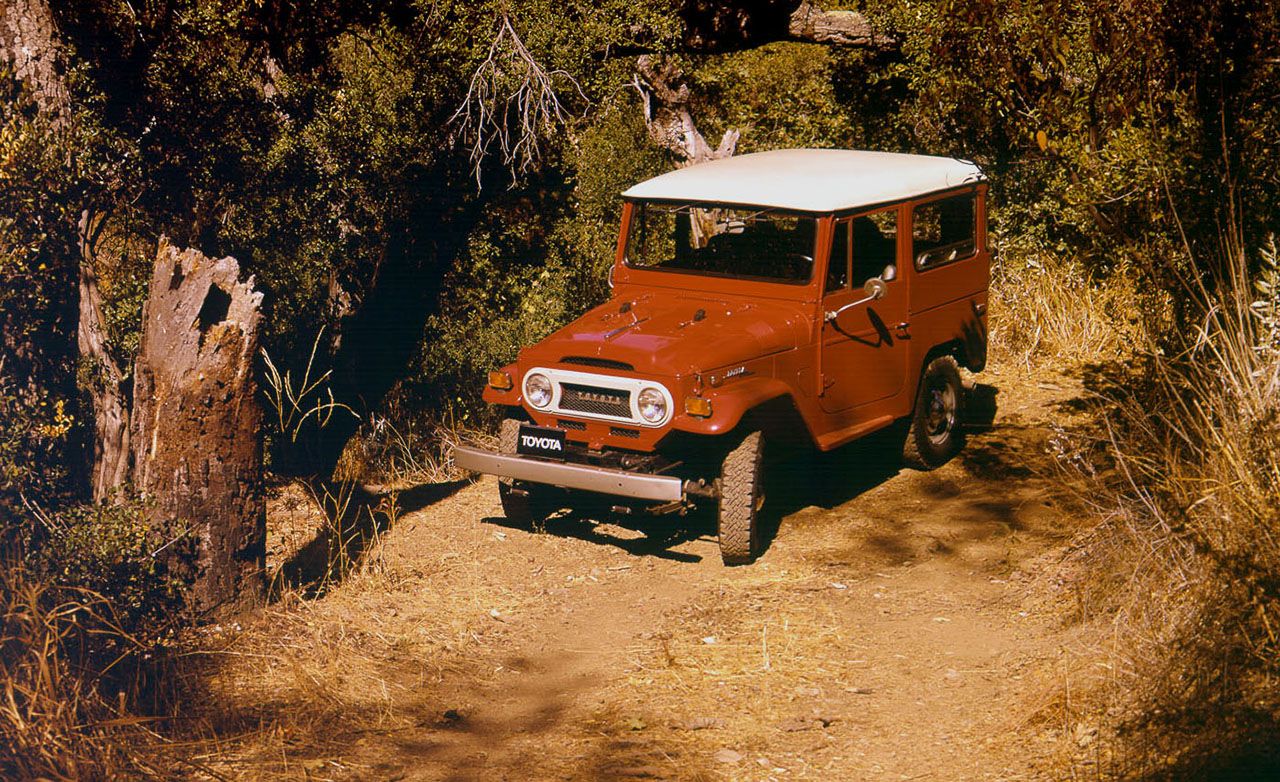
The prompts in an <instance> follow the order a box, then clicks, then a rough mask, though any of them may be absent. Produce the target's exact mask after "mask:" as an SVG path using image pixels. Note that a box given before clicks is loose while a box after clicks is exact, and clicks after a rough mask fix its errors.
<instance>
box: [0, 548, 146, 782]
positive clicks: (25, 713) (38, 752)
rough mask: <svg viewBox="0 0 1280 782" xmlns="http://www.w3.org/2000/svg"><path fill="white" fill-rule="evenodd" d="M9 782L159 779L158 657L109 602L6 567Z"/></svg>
mask: <svg viewBox="0 0 1280 782" xmlns="http://www.w3.org/2000/svg"><path fill="white" fill-rule="evenodd" d="M0 612H3V614H2V615H0V778H4V779H49V780H108V779H120V778H125V777H138V776H151V775H156V774H157V773H158V772H157V770H156V769H155V768H152V767H151V766H149V764H148V763H147V761H146V759H145V757H144V754H143V752H144V749H145V748H146V747H147V746H149V745H150V744H151V743H152V742H151V736H150V735H149V734H148V733H147V732H146V731H145V729H144V728H143V724H144V723H145V722H146V721H147V720H146V719H145V718H141V717H137V716H135V715H134V709H135V708H136V707H137V705H138V703H139V701H141V700H144V699H145V698H146V697H147V696H148V695H150V694H151V693H146V692H144V690H148V689H150V686H151V685H150V684H149V682H148V681H147V676H146V670H147V669H148V668H149V667H150V666H149V664H148V663H147V660H146V659H145V658H146V654H147V651H148V648H147V646H146V645H144V644H143V643H142V642H140V641H139V640H138V639H136V638H134V637H133V636H131V635H130V634H129V633H128V632H127V631H126V630H124V629H123V628H122V627H121V624H120V622H118V621H117V616H116V611H115V609H114V607H113V606H112V605H111V603H110V602H109V601H108V600H106V599H105V598H103V597H102V596H100V595H98V594H96V593H93V592H90V591H88V590H84V589H73V588H67V587H60V586H57V585H55V584H53V583H52V582H50V581H49V580H48V579H47V578H41V577H39V576H37V575H35V574H32V573H31V572H29V571H27V570H26V569H25V568H23V567H22V566H21V565H18V564H14V563H11V562H10V563H5V565H4V566H0Z"/></svg>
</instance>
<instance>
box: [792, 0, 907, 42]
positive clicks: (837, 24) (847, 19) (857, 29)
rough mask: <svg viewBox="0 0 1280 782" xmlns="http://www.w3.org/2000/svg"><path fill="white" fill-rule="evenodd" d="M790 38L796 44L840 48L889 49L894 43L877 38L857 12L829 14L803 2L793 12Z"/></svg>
mask: <svg viewBox="0 0 1280 782" xmlns="http://www.w3.org/2000/svg"><path fill="white" fill-rule="evenodd" d="M787 34H788V35H789V36H790V37H791V38H792V39H793V40H796V41H811V42H813V43H825V44H835V45H838V46H868V47H873V46H887V45H891V44H892V43H893V41H892V39H890V38H889V37H888V36H885V35H877V34H876V31H875V30H874V29H872V27H871V22H870V21H868V20H867V17H865V16H863V15H862V14H860V13H858V12H857V11H826V10H823V9H822V8H819V7H818V6H817V5H814V4H813V3H811V2H809V0H802V1H801V3H800V5H799V6H797V7H796V10H794V11H792V12H791V18H790V19H789V20H788V24H787Z"/></svg>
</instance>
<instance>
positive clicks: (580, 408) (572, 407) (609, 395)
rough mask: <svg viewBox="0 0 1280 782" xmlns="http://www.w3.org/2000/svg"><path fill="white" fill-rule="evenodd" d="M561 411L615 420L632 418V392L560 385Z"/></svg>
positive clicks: (568, 384) (574, 384)
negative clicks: (607, 417) (605, 416)
mask: <svg viewBox="0 0 1280 782" xmlns="http://www.w3.org/2000/svg"><path fill="white" fill-rule="evenodd" d="M560 409H561V410H566V411H572V412H575V413H588V414H590V415H608V416H613V417H615V418H630V417H631V392H630V391H623V390H620V389H616V388H598V387H596V386H580V385H578V384H576V383H561V384H560Z"/></svg>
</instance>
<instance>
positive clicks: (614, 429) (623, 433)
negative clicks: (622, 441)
mask: <svg viewBox="0 0 1280 782" xmlns="http://www.w3.org/2000/svg"><path fill="white" fill-rule="evenodd" d="M609 434H611V435H613V436H614V437H630V438H631V439H633V440H634V439H636V438H638V437H639V436H640V430H639V429H623V428H622V427H621V426H611V427H609Z"/></svg>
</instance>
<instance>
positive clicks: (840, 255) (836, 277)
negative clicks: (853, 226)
mask: <svg viewBox="0 0 1280 782" xmlns="http://www.w3.org/2000/svg"><path fill="white" fill-rule="evenodd" d="M848 286H849V221H848V220H840V221H838V222H837V223H836V227H835V235H834V236H832V237H831V261H830V263H828V264H827V286H826V291H827V293H831V292H833V291H838V290H842V289H844V288H847V287H848Z"/></svg>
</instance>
